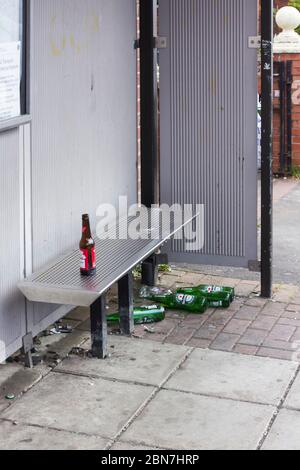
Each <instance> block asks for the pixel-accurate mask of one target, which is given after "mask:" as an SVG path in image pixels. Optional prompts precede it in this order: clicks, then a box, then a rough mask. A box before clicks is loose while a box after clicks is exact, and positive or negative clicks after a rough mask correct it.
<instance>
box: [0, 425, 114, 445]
mask: <svg viewBox="0 0 300 470" xmlns="http://www.w3.org/2000/svg"><path fill="white" fill-rule="evenodd" d="M109 442H110V441H109V440H108V439H102V438H100V437H95V436H85V435H83V434H75V433H71V432H65V431H56V430H53V429H47V428H40V427H34V426H24V425H14V424H13V423H11V422H5V421H2V422H0V450H26V451H27V450H103V449H105V447H106V446H107V445H108V444H109Z"/></svg>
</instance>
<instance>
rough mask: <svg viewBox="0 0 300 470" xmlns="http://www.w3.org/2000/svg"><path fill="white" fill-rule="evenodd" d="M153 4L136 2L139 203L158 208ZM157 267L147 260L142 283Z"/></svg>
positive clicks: (147, 282) (146, 0) (155, 274)
mask: <svg viewBox="0 0 300 470" xmlns="http://www.w3.org/2000/svg"><path fill="white" fill-rule="evenodd" d="M156 38H157V0H140V72H141V73H140V77H141V81H140V85H141V179H142V184H141V202H142V204H143V205H144V206H146V207H148V208H151V206H152V205H153V204H159V151H158V80H157V72H158V68H157V66H158V59H157V47H156ZM157 277H158V266H157V263H156V258H155V257H151V258H149V259H148V260H146V261H145V262H144V263H143V265H142V283H143V284H145V285H150V286H153V285H155V284H156V282H157Z"/></svg>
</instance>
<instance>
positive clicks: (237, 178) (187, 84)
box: [160, 0, 257, 266]
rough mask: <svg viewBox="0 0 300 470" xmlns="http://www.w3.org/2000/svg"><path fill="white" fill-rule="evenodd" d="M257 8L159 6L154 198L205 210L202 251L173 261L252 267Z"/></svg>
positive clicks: (249, 2) (200, 0) (181, 1)
mask: <svg viewBox="0 0 300 470" xmlns="http://www.w3.org/2000/svg"><path fill="white" fill-rule="evenodd" d="M256 34H257V1H256V0H160V35H161V36H166V37H167V38H168V48H167V49H165V50H161V52H160V65H161V144H162V149H161V173H162V184H161V194H162V200H163V202H165V203H181V204H184V203H186V204H191V203H197V204H204V205H205V245H204V248H203V250H201V251H199V252H197V253H188V252H185V244H184V243H178V242H176V243H173V245H172V247H171V248H170V249H171V254H170V256H171V259H172V260H173V261H179V262H180V261H183V262H189V263H205V264H219V265H235V266H247V264H248V261H249V260H256V259H257V203H256V200H257V197H256V191H257V173H256V171H257V136H256V132H257V131H256V122H257V110H256V105H257V51H256V50H254V49H249V48H248V37H249V36H255V35H256Z"/></svg>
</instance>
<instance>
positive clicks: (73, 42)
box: [70, 33, 75, 49]
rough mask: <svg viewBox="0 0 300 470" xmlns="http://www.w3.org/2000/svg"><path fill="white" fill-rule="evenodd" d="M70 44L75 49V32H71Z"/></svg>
mask: <svg viewBox="0 0 300 470" xmlns="http://www.w3.org/2000/svg"><path fill="white" fill-rule="evenodd" d="M70 44H71V47H72V49H75V38H74V34H73V33H71V34H70Z"/></svg>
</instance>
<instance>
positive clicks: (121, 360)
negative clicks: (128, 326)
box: [56, 336, 190, 386]
mask: <svg viewBox="0 0 300 470" xmlns="http://www.w3.org/2000/svg"><path fill="white" fill-rule="evenodd" d="M84 347H85V348H87V349H89V348H90V343H89V342H88V343H86V344H85V345H84ZM109 351H110V354H111V357H110V358H108V359H106V360H105V361H99V360H97V359H84V358H80V357H76V356H69V357H68V358H66V359H65V360H64V361H63V362H62V363H61V364H60V365H59V366H58V367H57V369H56V370H58V371H67V372H72V373H76V374H78V373H79V374H82V375H86V376H95V377H105V378H111V379H117V380H126V381H129V382H138V383H142V384H149V385H154V386H160V385H161V384H162V382H163V381H164V380H165V379H166V378H167V377H168V375H169V374H170V373H171V372H172V371H173V370H174V369H175V368H176V367H177V366H178V365H179V364H180V362H181V361H182V360H183V359H184V358H185V356H186V355H187V353H188V351H190V349H189V348H186V347H181V346H180V347H179V346H174V345H169V344H168V345H163V344H159V343H154V342H152V341H141V340H138V339H135V338H124V337H120V336H111V337H109Z"/></svg>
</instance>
